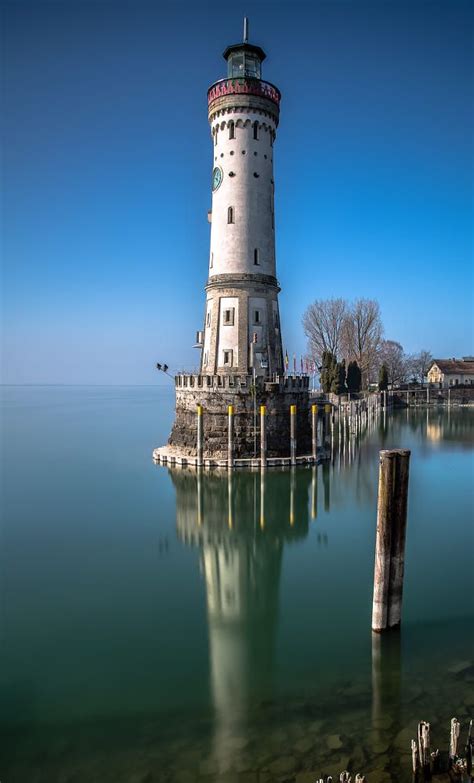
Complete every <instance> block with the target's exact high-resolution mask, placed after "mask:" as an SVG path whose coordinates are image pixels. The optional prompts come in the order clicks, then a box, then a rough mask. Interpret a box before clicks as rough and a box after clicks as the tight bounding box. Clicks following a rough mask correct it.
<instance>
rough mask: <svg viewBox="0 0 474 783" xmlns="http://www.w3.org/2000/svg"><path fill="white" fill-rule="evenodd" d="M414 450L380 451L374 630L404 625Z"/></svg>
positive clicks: (373, 610) (373, 606)
mask: <svg viewBox="0 0 474 783" xmlns="http://www.w3.org/2000/svg"><path fill="white" fill-rule="evenodd" d="M409 462H410V451H408V450H407V449H393V450H390V451H381V452H380V469H379V493H378V503H377V538H376V544H375V569H374V596H373V605H372V630H373V631H377V632H379V631H383V630H385V629H386V628H393V627H395V626H398V625H400V622H401V612H402V595H403V574H404V568H405V538H406V521H407V496H408V474H409Z"/></svg>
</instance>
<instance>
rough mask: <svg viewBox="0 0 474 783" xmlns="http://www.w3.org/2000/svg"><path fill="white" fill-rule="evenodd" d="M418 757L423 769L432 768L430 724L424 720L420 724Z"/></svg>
mask: <svg viewBox="0 0 474 783" xmlns="http://www.w3.org/2000/svg"><path fill="white" fill-rule="evenodd" d="M418 757H419V760H420V766H421V768H422V769H423V770H428V769H429V768H430V758H431V756H430V724H429V723H427V722H426V721H424V720H422V721H420V723H419V724H418Z"/></svg>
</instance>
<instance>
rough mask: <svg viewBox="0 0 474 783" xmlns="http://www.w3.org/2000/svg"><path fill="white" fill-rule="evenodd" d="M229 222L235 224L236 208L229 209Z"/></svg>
mask: <svg viewBox="0 0 474 783" xmlns="http://www.w3.org/2000/svg"><path fill="white" fill-rule="evenodd" d="M227 222H228V223H233V222H234V207H227Z"/></svg>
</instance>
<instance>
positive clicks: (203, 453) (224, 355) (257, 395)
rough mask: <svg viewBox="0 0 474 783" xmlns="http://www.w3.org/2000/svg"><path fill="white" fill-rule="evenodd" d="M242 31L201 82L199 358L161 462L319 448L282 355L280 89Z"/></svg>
mask: <svg viewBox="0 0 474 783" xmlns="http://www.w3.org/2000/svg"><path fill="white" fill-rule="evenodd" d="M247 39H248V26H247V22H245V25H244V40H243V42H242V43H238V44H234V45H232V46H228V47H227V49H226V50H225V52H224V59H225V60H226V63H227V76H226V77H225V78H223V79H219V81H217V82H214V84H212V85H211V87H210V88H209V90H208V92H207V103H208V117H209V124H210V128H211V138H212V176H211V192H212V209H211V210H210V211H209V219H210V222H211V242H210V251H209V268H208V278H207V283H206V307H205V313H204V328H203V329H200V330H199V331H198V339H197V347H198V348H199V349H200V351H201V356H200V366H199V370H198V372H192V373H188V372H181V373H179V374H178V375H176V377H175V386H176V411H175V413H176V415H175V420H174V424H173V427H172V430H171V434H170V437H169V439H168V444H167V445H166V446H162V447H160V448H157V449H155V450H154V452H153V455H154V459H155V460H156V461H157V462H162V463H164V464H167V463H168V461H170V462H172V463H173V464H178V465H180V466H187V465H193V466H195V467H200V466H201V467H202V465H203V464H206V466H208V467H213V466H215V465H218V466H220V467H222V466H225V465H227V466H228V467H245V466H246V465H248V460H249V459H253V460H255V459H256V458H257V443H260V459H261V460H262V464H264V463H265V462H266V459H267V457H268V458H269V460H273V461H274V460H277V461H278V460H286V461H287V462H289V460H290V449H291V451H292V454H293V457H292V459H294V462H293V463H292V464H295V463H296V459H299V458H302V459H303V461H305V462H307V461H315V460H317V459H318V458H319V456H318V454H317V453H316V451H317V449H316V448H313V445H312V443H315V441H312V440H311V437H312V436H311V429H310V423H309V421H310V419H309V417H310V401H309V378H308V376H307V375H303V374H302V373H301V374H300V375H296V373H294V374H293V375H291V376H289V375H288V374H287V373H285V367H284V363H283V351H282V339H281V327H280V315H279V309H278V294H279V292H280V287H279V285H278V281H277V276H276V259H275V213H274V191H275V185H274V175H273V151H274V144H275V138H276V131H277V127H278V120H279V116H280V97H281V96H280V92H279V90H278V89H277V88H276V87H275V86H274V85H273V84H270V83H269V82H266V81H263V79H262V63H263V61H264V59H265V52H264V51H263V49H261V48H260V47H259V46H254V45H253V44H250V43H249V42H248V40H247ZM160 366H161V365H160ZM257 412H259V413H258V415H257ZM311 421H312V422H313V421H315V416H314V415H312V419H311ZM311 426H313V425H311ZM262 444H263V445H262ZM262 455H263V456H262ZM268 464H276V463H274V462H272V463H268ZM281 464H286V462H285V463H283V462H282V463H281Z"/></svg>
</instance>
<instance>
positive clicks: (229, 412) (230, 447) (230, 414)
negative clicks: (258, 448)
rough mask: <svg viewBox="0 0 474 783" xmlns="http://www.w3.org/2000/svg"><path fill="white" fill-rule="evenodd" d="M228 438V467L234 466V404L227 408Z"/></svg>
mask: <svg viewBox="0 0 474 783" xmlns="http://www.w3.org/2000/svg"><path fill="white" fill-rule="evenodd" d="M227 422H228V438H227V467H228V468H229V469H231V468H233V467H234V406H233V405H229V407H228V408H227Z"/></svg>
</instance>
